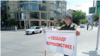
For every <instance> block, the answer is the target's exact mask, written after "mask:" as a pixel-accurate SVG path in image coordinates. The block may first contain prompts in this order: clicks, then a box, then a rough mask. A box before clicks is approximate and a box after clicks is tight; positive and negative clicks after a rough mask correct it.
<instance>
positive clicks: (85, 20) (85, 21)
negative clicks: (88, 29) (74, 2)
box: [80, 19, 88, 24]
mask: <svg viewBox="0 0 100 56" xmlns="http://www.w3.org/2000/svg"><path fill="white" fill-rule="evenodd" d="M80 23H81V24H84V23H88V20H87V19H84V20H81V21H80Z"/></svg>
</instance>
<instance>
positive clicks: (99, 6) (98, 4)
mask: <svg viewBox="0 0 100 56" xmlns="http://www.w3.org/2000/svg"><path fill="white" fill-rule="evenodd" d="M96 13H98V14H99V25H98V33H97V44H96V49H98V44H99V34H100V1H99V0H97V1H96Z"/></svg>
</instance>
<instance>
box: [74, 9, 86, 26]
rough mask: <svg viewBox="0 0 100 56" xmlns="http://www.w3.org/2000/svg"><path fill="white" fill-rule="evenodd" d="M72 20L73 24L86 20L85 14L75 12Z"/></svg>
mask: <svg viewBox="0 0 100 56" xmlns="http://www.w3.org/2000/svg"><path fill="white" fill-rule="evenodd" d="M72 18H73V22H74V23H76V24H79V23H80V20H81V19H85V18H86V13H84V12H82V11H75V12H73V14H72Z"/></svg>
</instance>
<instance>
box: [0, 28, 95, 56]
mask: <svg viewBox="0 0 100 56" xmlns="http://www.w3.org/2000/svg"><path fill="white" fill-rule="evenodd" d="M80 30H81V35H80V36H79V37H78V44H77V48H78V50H77V53H78V56H82V55H81V53H84V55H85V56H86V55H90V54H86V53H88V52H86V50H90V49H93V50H94V48H95V46H96V38H97V27H94V29H93V30H91V28H89V30H88V31H87V30H86V28H80ZM44 41H45V37H44V34H43V33H39V34H33V35H25V32H24V31H17V32H15V31H3V32H1V56H44V50H45V46H44ZM89 45H90V46H92V47H89ZM89 48H90V49H89ZM55 54H56V53H55V52H50V51H47V56H53V55H55ZM84 55H83V56H84Z"/></svg>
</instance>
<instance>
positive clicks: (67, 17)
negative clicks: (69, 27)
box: [64, 15, 72, 24]
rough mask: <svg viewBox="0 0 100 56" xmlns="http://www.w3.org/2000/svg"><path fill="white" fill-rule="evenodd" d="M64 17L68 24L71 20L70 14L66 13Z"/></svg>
mask: <svg viewBox="0 0 100 56" xmlns="http://www.w3.org/2000/svg"><path fill="white" fill-rule="evenodd" d="M64 19H65V23H66V24H70V23H71V21H72V16H71V15H66V16H65V18H64Z"/></svg>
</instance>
